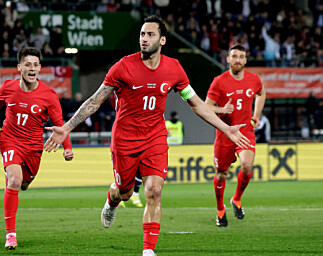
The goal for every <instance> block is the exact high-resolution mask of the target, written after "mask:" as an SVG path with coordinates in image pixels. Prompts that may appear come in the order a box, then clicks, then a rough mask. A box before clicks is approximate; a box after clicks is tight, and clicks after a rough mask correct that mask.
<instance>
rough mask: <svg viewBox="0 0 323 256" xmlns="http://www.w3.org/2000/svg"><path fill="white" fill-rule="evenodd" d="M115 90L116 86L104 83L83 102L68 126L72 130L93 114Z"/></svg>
mask: <svg viewBox="0 0 323 256" xmlns="http://www.w3.org/2000/svg"><path fill="white" fill-rule="evenodd" d="M113 91H114V87H111V86H105V85H104V84H102V85H101V86H100V87H99V89H98V90H97V91H96V92H95V93H94V94H93V95H92V96H91V97H90V98H88V99H87V100H86V101H85V102H84V103H83V104H82V106H81V107H80V108H79V109H78V110H77V111H76V113H75V114H74V116H73V117H72V118H71V119H70V120H69V121H68V122H67V123H66V126H67V128H68V129H69V130H70V131H71V130H73V129H74V128H75V127H77V126H78V125H79V124H80V123H82V122H84V121H85V120H86V119H87V118H88V117H89V116H91V115H93V114H94V113H95V112H96V111H97V110H98V108H99V107H100V106H101V104H102V103H103V102H104V101H105V100H106V99H107V98H108V96H109V95H110V94H111V93H112V92H113Z"/></svg>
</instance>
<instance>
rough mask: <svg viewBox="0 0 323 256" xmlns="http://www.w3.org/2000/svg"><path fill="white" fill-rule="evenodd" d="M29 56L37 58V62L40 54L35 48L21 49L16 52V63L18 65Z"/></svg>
mask: <svg viewBox="0 0 323 256" xmlns="http://www.w3.org/2000/svg"><path fill="white" fill-rule="evenodd" d="M29 55H31V56H36V57H38V59H39V61H40V59H41V52H40V50H38V49H37V48H35V47H25V48H21V49H20V50H19V51H18V53H17V60H18V63H20V62H21V61H23V60H24V59H25V57H27V56H29Z"/></svg>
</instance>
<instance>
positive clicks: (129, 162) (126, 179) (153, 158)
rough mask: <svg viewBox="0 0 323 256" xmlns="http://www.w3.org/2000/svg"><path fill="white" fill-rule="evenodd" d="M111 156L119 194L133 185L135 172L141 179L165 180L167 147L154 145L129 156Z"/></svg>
mask: <svg viewBox="0 0 323 256" xmlns="http://www.w3.org/2000/svg"><path fill="white" fill-rule="evenodd" d="M111 155H112V164H113V171H114V179H115V183H116V185H117V187H118V188H119V190H120V191H121V192H126V191H128V190H130V189H131V188H132V187H133V186H134V185H135V176H136V173H137V171H139V172H140V175H141V177H144V176H149V175H157V176H160V177H162V178H163V179H166V175H167V168H168V146H167V145H155V146H153V147H151V148H148V149H146V150H144V151H141V152H139V153H135V154H131V155H116V154H113V153H112V154H111Z"/></svg>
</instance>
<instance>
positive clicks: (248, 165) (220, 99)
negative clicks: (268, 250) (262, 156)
mask: <svg viewBox="0 0 323 256" xmlns="http://www.w3.org/2000/svg"><path fill="white" fill-rule="evenodd" d="M227 62H228V63H229V65H230V70H228V71H226V72H224V73H223V74H221V75H220V76H218V77H215V78H214V80H213V82H212V84H211V86H210V88H209V91H208V93H207V98H206V103H207V104H209V105H210V106H211V107H212V109H213V110H214V112H215V113H218V114H220V115H219V116H220V117H221V119H222V120H223V121H224V122H225V123H226V124H228V125H236V124H240V123H245V124H247V125H246V126H244V127H242V128H241V132H242V133H243V134H244V135H246V137H247V138H248V139H249V140H250V146H249V147H248V148H247V149H246V148H241V147H237V146H236V145H235V144H234V143H232V142H231V141H230V140H228V139H227V137H226V136H225V134H224V133H223V132H221V131H216V139H215V141H214V164H215V168H216V175H215V176H214V190H215V196H216V201H217V225H218V226H220V227H226V226H227V225H228V222H227V218H226V213H225V206H224V204H223V194H224V188H225V182H226V177H227V175H228V172H229V167H230V165H231V163H233V162H235V161H236V156H235V153H236V154H237V155H238V156H239V159H240V163H241V170H240V172H239V174H238V184H237V189H236V192H235V194H234V196H233V197H232V198H231V201H230V203H231V205H232V207H233V210H234V214H235V216H236V217H237V218H238V219H243V217H244V210H243V208H242V206H241V200H240V199H241V196H242V193H243V192H244V190H245V188H246V187H247V185H248V183H249V180H250V178H251V175H252V165H253V161H254V157H255V145H256V139H255V134H254V129H255V128H256V127H258V126H259V118H260V115H261V112H262V109H263V107H264V104H265V99H266V93H265V89H264V88H263V86H262V83H261V81H260V79H259V77H258V76H257V75H255V74H252V73H250V72H247V71H245V70H244V66H245V64H246V62H247V58H246V49H245V48H244V47H243V46H241V45H235V46H233V47H231V48H230V49H229V52H228V56H227ZM254 98H255V107H254V112H253V114H252V102H253V100H254ZM251 121H253V122H254V126H253V124H252V123H251Z"/></svg>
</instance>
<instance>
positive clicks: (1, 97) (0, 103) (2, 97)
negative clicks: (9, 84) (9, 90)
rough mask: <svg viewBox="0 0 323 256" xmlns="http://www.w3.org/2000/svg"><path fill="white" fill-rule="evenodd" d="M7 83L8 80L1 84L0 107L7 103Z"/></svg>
mask: <svg viewBox="0 0 323 256" xmlns="http://www.w3.org/2000/svg"><path fill="white" fill-rule="evenodd" d="M5 84H6V82H4V83H3V84H2V85H1V86H0V107H1V106H3V105H4V104H5V92H4V90H5Z"/></svg>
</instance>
